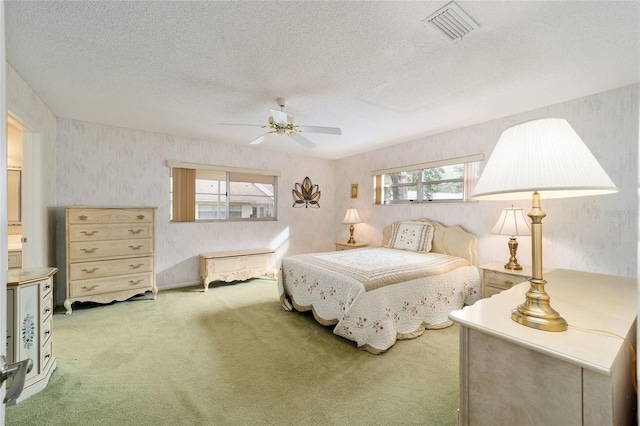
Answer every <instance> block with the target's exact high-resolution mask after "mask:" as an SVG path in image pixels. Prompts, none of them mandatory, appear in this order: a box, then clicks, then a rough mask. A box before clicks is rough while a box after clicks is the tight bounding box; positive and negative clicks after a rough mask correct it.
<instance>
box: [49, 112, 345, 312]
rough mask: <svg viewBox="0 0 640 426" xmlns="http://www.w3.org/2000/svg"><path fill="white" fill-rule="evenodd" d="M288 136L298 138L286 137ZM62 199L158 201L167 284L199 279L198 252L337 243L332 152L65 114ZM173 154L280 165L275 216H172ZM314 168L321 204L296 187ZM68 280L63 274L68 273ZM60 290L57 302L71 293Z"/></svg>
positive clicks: (64, 202) (161, 269) (284, 251)
mask: <svg viewBox="0 0 640 426" xmlns="http://www.w3.org/2000/svg"><path fill="white" fill-rule="evenodd" d="M282 143H292V142H291V141H290V140H287V139H284V138H283V139H282ZM57 149H58V156H57V170H58V174H57V180H56V188H57V194H58V206H68V205H108V206H116V205H121V206H155V207H157V208H158V210H157V226H156V250H157V258H156V271H157V284H158V287H159V288H160V289H167V288H171V287H177V286H184V285H190V284H195V283H198V282H199V269H198V268H199V264H198V255H199V253H204V252H211V251H219V250H235V249H242V248H261V247H271V248H274V249H277V256H278V258H282V256H284V255H291V254H297V253H303V252H310V251H326V250H331V249H332V248H333V244H332V241H333V240H332V232H333V223H332V220H333V217H334V212H333V203H332V198H333V193H334V186H335V185H334V166H333V162H331V161H329V160H319V159H314V158H310V157H302V156H293V155H287V154H282V153H276V152H271V151H267V150H265V149H261V148H260V147H253V146H248V145H247V146H235V145H227V144H223V143H218V142H214V141H206V140H196V139H188V138H181V137H174V136H169V135H163V134H158V133H150V132H143V131H138V130H131V129H123V128H117V127H111V126H106V125H100V124H93V123H86V122H80V121H74V120H69V119H59V120H58V146H57ZM168 160H172V161H184V162H191V163H202V164H213V165H223V166H230V167H247V168H256V169H267V170H274V171H280V172H281V177H280V178H279V181H278V197H279V198H278V202H279V203H278V220H277V221H275V222H207V223H170V222H169V213H170V212H169V168H168V167H167V165H166V162H167V161H168ZM305 176H309V178H310V179H311V181H312V182H313V183H314V184H318V185H319V187H320V191H321V193H322V197H321V199H320V208H319V209H314V208H292V204H293V198H292V195H291V190H292V189H293V186H294V184H295V183H299V182H301V181H302V179H304V177H305ZM57 233H58V239H57V251H58V267H59V268H60V269H61V271H60V273H59V274H58V275H59V277H60V279H62V278H63V277H64V276H65V271H64V252H65V250H64V213H63V210H62V208H59V209H58V230H57ZM61 282H64V281H61ZM61 293H62V292H58V295H57V296H56V299H57V300H58V303H59V302H60V301H61V300H64V295H63V294H61Z"/></svg>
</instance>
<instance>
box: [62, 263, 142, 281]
mask: <svg viewBox="0 0 640 426" xmlns="http://www.w3.org/2000/svg"><path fill="white" fill-rule="evenodd" d="M69 269H70V270H69V277H70V279H71V280H87V279H94V278H102V277H111V276H114V275H128V274H134V273H139V272H152V271H153V258H152V257H136V258H132V259H121V260H103V261H94V262H82V263H72V264H70V265H69Z"/></svg>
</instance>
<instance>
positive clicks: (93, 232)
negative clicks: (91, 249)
mask: <svg viewBox="0 0 640 426" xmlns="http://www.w3.org/2000/svg"><path fill="white" fill-rule="evenodd" d="M97 232H98V231H95V230H94V231H80V233H81V234H84V235H86V236H87V237H90V236H92V235H95V234H96V233H97Z"/></svg>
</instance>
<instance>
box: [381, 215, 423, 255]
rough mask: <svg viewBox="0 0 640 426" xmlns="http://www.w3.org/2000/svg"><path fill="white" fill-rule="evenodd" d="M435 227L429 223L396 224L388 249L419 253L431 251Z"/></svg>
mask: <svg viewBox="0 0 640 426" xmlns="http://www.w3.org/2000/svg"><path fill="white" fill-rule="evenodd" d="M433 233H434V229H433V225H431V224H430V223H429V222H396V223H394V224H393V226H392V228H391V238H389V244H388V245H387V247H391V248H396V249H401V250H411V251H417V252H428V251H431V242H432V241H433Z"/></svg>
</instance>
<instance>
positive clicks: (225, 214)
mask: <svg viewBox="0 0 640 426" xmlns="http://www.w3.org/2000/svg"><path fill="white" fill-rule="evenodd" d="M167 165H168V166H169V168H170V181H171V182H170V187H171V191H170V197H169V199H170V203H171V221H173V222H193V221H214V220H276V212H277V197H276V194H277V182H278V176H279V175H280V173H279V172H274V171H268V170H254V169H239V168H231V167H221V166H212V165H204V164H192V163H179V162H168V163H167Z"/></svg>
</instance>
